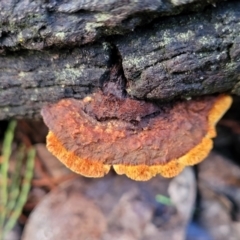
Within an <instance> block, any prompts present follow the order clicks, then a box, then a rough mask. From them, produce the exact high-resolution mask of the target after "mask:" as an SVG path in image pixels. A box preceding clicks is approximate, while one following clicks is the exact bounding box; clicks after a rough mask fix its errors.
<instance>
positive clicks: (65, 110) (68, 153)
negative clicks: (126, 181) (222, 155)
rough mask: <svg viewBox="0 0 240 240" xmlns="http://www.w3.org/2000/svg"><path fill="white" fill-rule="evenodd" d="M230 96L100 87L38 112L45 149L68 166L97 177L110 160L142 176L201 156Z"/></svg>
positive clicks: (171, 171)
mask: <svg viewBox="0 0 240 240" xmlns="http://www.w3.org/2000/svg"><path fill="white" fill-rule="evenodd" d="M231 102H232V98H231V97H230V96H228V95H224V94H221V95H213V96H202V97H197V98H193V99H191V100H188V101H187V100H179V101H175V102H174V103H165V104H160V103H153V102H146V101H143V100H141V101H140V100H135V99H131V98H119V97H116V96H114V95H113V94H104V93H103V92H102V91H99V92H97V93H94V94H92V95H90V96H88V97H86V98H84V99H83V100H75V99H63V100H60V101H59V102H57V103H55V104H48V105H46V106H45V107H43V109H42V112H41V114H42V116H43V119H44V122H45V123H46V125H47V126H48V127H49V129H50V131H49V134H48V136H47V147H48V149H49V151H50V152H51V153H52V154H53V155H55V156H56V157H57V158H58V159H59V160H60V161H61V162H62V163H64V164H65V165H66V166H67V167H68V168H70V169H71V170H72V171H74V172H77V173H79V174H81V175H84V176H87V177H102V176H104V175H105V174H107V173H108V171H109V170H110V168H111V166H113V168H114V169H115V171H116V172H117V173H118V174H126V175H127V176H128V177H129V178H132V179H134V180H140V181H146V180H149V179H151V178H152V177H153V176H155V175H157V174H161V175H162V176H164V177H173V176H176V175H177V174H179V173H180V172H181V171H182V170H183V168H184V167H185V166H189V165H194V164H197V163H199V162H201V161H202V160H203V159H204V158H205V157H206V156H207V155H208V153H209V152H210V150H211V149H212V146H213V142H212V138H214V137H215V136H216V130H215V125H216V123H217V122H218V120H219V119H220V118H221V117H222V115H223V114H224V113H225V112H226V111H227V109H228V108H229V107H230V105H231Z"/></svg>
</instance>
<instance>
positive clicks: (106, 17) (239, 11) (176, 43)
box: [0, 0, 240, 119]
mask: <svg viewBox="0 0 240 240" xmlns="http://www.w3.org/2000/svg"><path fill="white" fill-rule="evenodd" d="M15 2H16V3H15ZM24 2H25V1H24V0H22V1H18V2H17V1H7V0H5V1H1V2H0V47H1V48H0V119H5V118H9V117H29V118H33V117H38V116H39V110H40V108H41V107H42V106H43V104H45V103H46V102H53V101H56V100H58V99H61V98H65V97H74V98H82V97H84V96H86V95H87V94H89V93H91V92H93V91H96V89H97V88H98V87H99V86H100V79H104V78H105V77H107V73H108V72H109V70H110V68H111V66H112V64H113V63H114V62H115V61H116V60H115V59H114V58H115V57H116V54H114V52H115V51H119V53H120V55H121V57H122V60H123V62H122V66H123V70H124V74H125V76H126V78H127V91H128V93H129V94H130V95H133V96H135V97H138V98H148V99H163V100H164V101H168V100H170V99H172V98H175V97H177V98H179V97H189V96H196V95H203V94H211V93H215V92H224V91H231V92H233V93H236V94H240V78H239V76H240V74H239V73H240V37H239V36H240V20H239V19H240V3H239V1H228V2H222V3H218V2H219V1H216V2H217V4H216V7H214V6H212V5H211V4H210V5H208V6H207V4H209V2H208V1H194V2H193V3H190V4H188V5H184V4H183V3H186V2H190V1H187V0H181V1H177V0H172V3H171V1H170V0H169V1H167V0H166V1H157V0H156V1H143V0H142V1H140V0H139V1H138V2H136V1H121V2H120V1H114V2H113V3H112V4H107V2H109V1H100V0H99V1H90V2H91V3H88V4H85V5H84V1H81V3H80V4H79V5H77V4H74V3H73V1H72V3H71V2H70V1H69V3H68V4H67V3H63V2H62V3H61V4H60V3H57V1H56V2H55V1H48V3H43V1H33V2H31V4H28V5H24ZM134 2H136V3H134ZM173 3H174V4H173ZM178 4H179V6H178ZM122 5H123V7H121V6H122ZM205 6H207V7H206V8H205V9H203V8H204V7H205ZM198 12H199V13H198ZM180 13H184V14H180ZM176 14H179V15H177V16H176ZM171 15H174V16H171ZM146 24H147V25H146ZM136 27H137V29H136V30H134V29H135V28H136ZM133 30H134V31H133ZM86 43H87V45H86Z"/></svg>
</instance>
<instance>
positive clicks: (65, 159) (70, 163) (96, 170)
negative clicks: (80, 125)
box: [47, 131, 111, 178]
mask: <svg viewBox="0 0 240 240" xmlns="http://www.w3.org/2000/svg"><path fill="white" fill-rule="evenodd" d="M47 148H48V150H49V151H50V152H51V153H52V154H53V155H54V156H55V157H57V158H58V159H59V160H60V161H61V162H62V163H63V164H64V165H65V166H66V167H68V168H70V169H71V170H72V171H74V172H76V173H78V174H81V175H83V176H85V177H94V178H97V177H103V176H104V175H105V174H107V173H108V172H109V170H110V168H111V166H110V165H104V164H103V163H101V162H93V161H90V160H86V159H82V158H80V157H78V156H76V155H75V154H74V153H73V152H69V151H67V149H65V148H64V146H63V145H62V143H61V142H60V141H59V140H58V139H57V137H56V136H55V135H54V133H53V132H51V131H49V133H48V135H47Z"/></svg>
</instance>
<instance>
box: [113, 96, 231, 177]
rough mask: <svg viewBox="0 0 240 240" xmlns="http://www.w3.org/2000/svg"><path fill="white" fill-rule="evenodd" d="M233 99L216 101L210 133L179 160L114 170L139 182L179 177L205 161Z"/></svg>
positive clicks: (119, 166) (211, 114)
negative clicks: (155, 178) (158, 176)
mask: <svg viewBox="0 0 240 240" xmlns="http://www.w3.org/2000/svg"><path fill="white" fill-rule="evenodd" d="M231 104H232V97H231V96H228V95H220V96H218V98H217V99H216V102H215V103H214V105H213V107H212V109H211V110H210V112H209V115H208V132H207V134H206V135H205V137H204V138H203V139H202V141H201V142H200V143H199V144H198V145H196V146H195V147H194V148H192V149H191V150H190V151H188V152H187V153H186V154H185V155H183V156H182V157H180V158H178V159H173V160H170V161H169V162H167V163H166V164H162V165H153V166H147V165H136V166H126V165H113V168H114V170H115V171H116V172H117V173H118V174H120V175H122V174H126V175H127V176H128V177H129V178H131V179H133V180H137V181H147V180H149V179H151V178H152V177H154V176H156V175H157V174H161V175H162V176H163V177H166V178H171V177H175V176H177V175H178V174H179V173H180V172H181V171H182V170H183V169H184V167H185V166H192V165H195V164H197V163H200V162H201V161H203V160H204V159H205V158H206V157H207V156H208V154H209V153H210V151H211V149H212V147H213V141H212V138H214V137H216V129H215V126H216V124H217V122H218V121H219V120H220V119H221V117H222V116H223V115H224V113H225V112H226V111H227V110H228V109H229V108H230V106H231Z"/></svg>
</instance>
